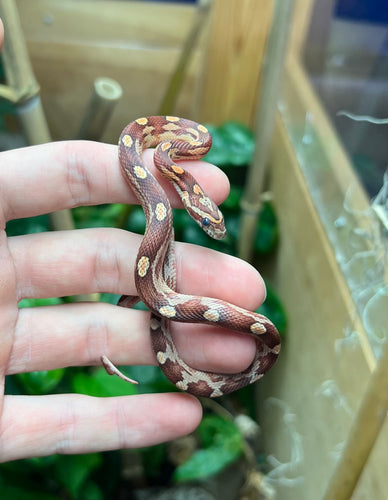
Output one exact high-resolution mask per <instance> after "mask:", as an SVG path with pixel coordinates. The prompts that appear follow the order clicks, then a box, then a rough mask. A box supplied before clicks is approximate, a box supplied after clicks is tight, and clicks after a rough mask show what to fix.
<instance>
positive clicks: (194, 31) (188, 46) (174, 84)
mask: <svg viewBox="0 0 388 500" xmlns="http://www.w3.org/2000/svg"><path fill="white" fill-rule="evenodd" d="M209 7H210V2H209V0H201V1H200V2H199V5H198V8H197V11H196V17H195V19H194V22H193V25H192V28H191V30H190V32H189V34H188V36H187V38H186V41H185V43H184V45H183V48H182V51H181V54H180V56H179V59H178V62H177V64H176V66H175V69H174V72H173V74H172V76H171V79H170V81H169V84H168V87H167V90H166V93H165V95H164V97H163V100H162V104H161V105H160V108H159V114H160V115H170V114H172V113H173V111H174V108H175V104H176V101H177V98H178V95H179V91H180V90H181V88H182V84H183V80H184V77H185V76H186V69H187V66H188V64H189V62H190V60H191V56H192V54H193V49H194V47H195V44H196V42H197V40H198V38H199V35H200V34H201V32H202V30H203V27H204V26H205V19H206V16H207V15H208V13H209Z"/></svg>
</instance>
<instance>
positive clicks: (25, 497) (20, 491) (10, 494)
mask: <svg viewBox="0 0 388 500" xmlns="http://www.w3.org/2000/svg"><path fill="white" fill-rule="evenodd" d="M0 493H1V500H21V499H22V500H58V497H57V496H56V495H50V494H48V493H43V492H42V491H31V490H28V489H27V488H19V487H17V486H5V487H2V488H1V491H0Z"/></svg>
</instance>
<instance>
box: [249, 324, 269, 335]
mask: <svg viewBox="0 0 388 500" xmlns="http://www.w3.org/2000/svg"><path fill="white" fill-rule="evenodd" d="M249 329H250V331H251V332H252V333H255V334H256V335H260V334H261V333H265V332H266V331H267V329H266V328H265V326H264V325H262V324H261V323H253V324H252V325H251V326H250V328H249Z"/></svg>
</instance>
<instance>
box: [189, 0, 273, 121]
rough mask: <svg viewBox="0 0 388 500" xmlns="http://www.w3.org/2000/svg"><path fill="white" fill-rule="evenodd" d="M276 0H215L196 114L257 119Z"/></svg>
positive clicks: (202, 118)
mask: <svg viewBox="0 0 388 500" xmlns="http://www.w3.org/2000/svg"><path fill="white" fill-rule="evenodd" d="M272 9H273V0H261V1H260V2H258V1H257V0H215V2H214V6H213V12H212V17H211V23H210V29H209V40H208V47H207V52H206V57H205V61H204V66H203V69H202V71H203V76H202V83H201V90H200V94H199V98H198V114H197V116H196V118H197V120H199V121H204V122H211V123H222V122H223V121H225V120H239V121H241V122H243V123H245V124H247V125H253V118H254V114H255V109H256V101H257V97H258V94H259V89H260V76H261V70H262V65H263V58H264V55H265V47H266V42H267V38H268V32H269V29H270V25H271V18H272Z"/></svg>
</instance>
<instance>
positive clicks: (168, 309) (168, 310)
mask: <svg viewBox="0 0 388 500" xmlns="http://www.w3.org/2000/svg"><path fill="white" fill-rule="evenodd" d="M159 313H160V314H161V315H162V316H165V317H166V318H173V317H174V316H176V310H175V307H172V306H162V307H160V308H159Z"/></svg>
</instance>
